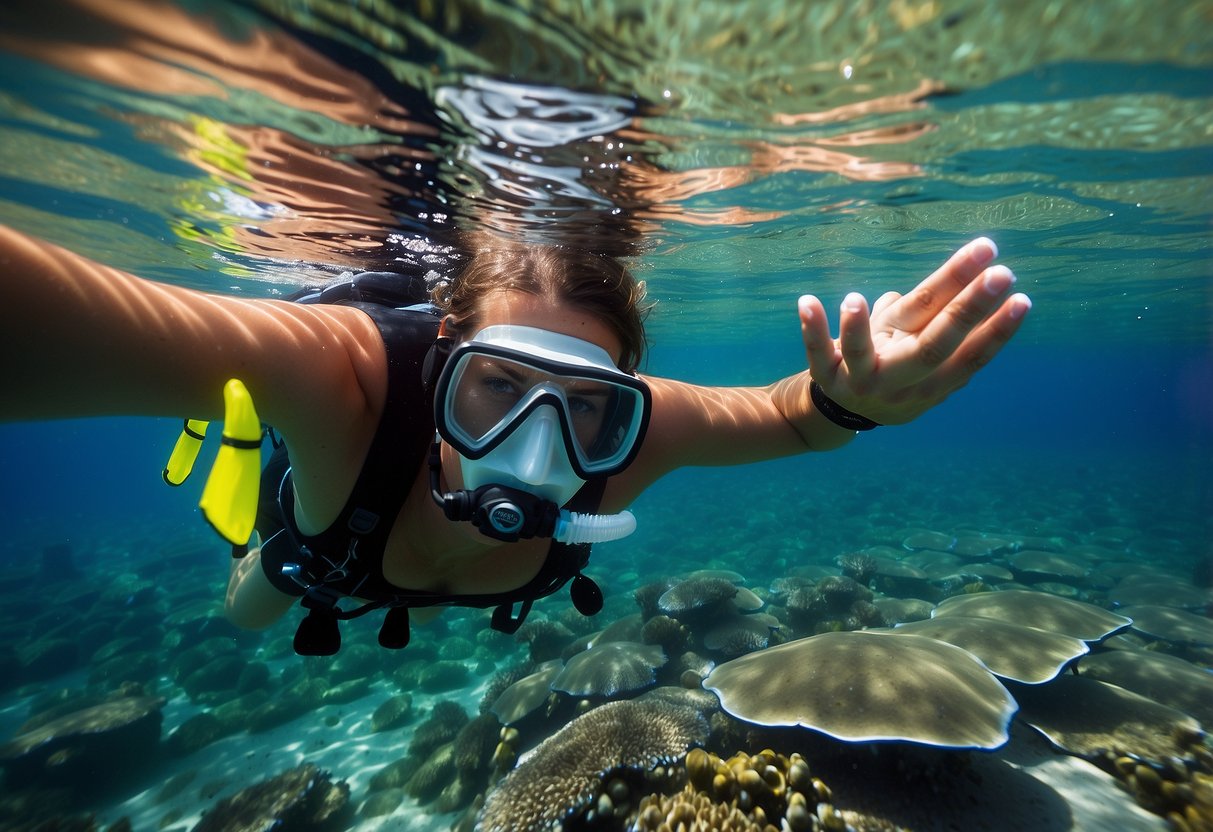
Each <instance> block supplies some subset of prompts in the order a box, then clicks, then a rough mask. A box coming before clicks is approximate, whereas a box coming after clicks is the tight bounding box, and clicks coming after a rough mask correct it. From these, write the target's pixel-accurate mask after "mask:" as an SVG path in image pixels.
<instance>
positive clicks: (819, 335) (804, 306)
mask: <svg viewBox="0 0 1213 832" xmlns="http://www.w3.org/2000/svg"><path fill="white" fill-rule="evenodd" d="M797 309H798V310H799V312H800V334H801V337H802V338H804V348H805V354H806V355H807V357H808V360H809V369H810V370H812V371H813V378H815V379H817V380H818V381H819V382H820V381H823V380H826V379H828V378H830V377H831V376H833V374H834V372H835V370H836V368H837V367H838V364H839V363H840V362H841V360H842V359H841V356H840V355H839V354H838V350H837V348H836V347H835V346H834V339H833V338H831V337H830V321H829V319H828V318H827V317H826V310H825V307H824V306H822V304H821V301H820V300H818V299H817V298H816V297H814V296H813V295H804V296H803V297H801V298H800V300H799V302H798V303H797Z"/></svg>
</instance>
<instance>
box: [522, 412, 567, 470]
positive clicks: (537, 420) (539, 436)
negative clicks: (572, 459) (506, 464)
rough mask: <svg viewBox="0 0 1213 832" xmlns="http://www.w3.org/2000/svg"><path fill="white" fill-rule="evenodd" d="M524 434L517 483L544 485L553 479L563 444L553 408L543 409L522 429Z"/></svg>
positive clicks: (558, 418) (557, 419)
mask: <svg viewBox="0 0 1213 832" xmlns="http://www.w3.org/2000/svg"><path fill="white" fill-rule="evenodd" d="M519 432H520V433H522V434H523V436H520V437H519V439H521V440H522V450H523V453H522V460H521V464H520V465H519V466H518V468H517V476H518V479H520V480H522V481H523V482H525V483H527V484H528V485H543V484H545V483H547V482H548V481H549V480H550V479H551V475H552V467H553V464H554V463H555V455H556V447H557V445H558V444H559V443H560V441H561V439H560V417H559V415H557V413H556V408H554V407H553V406H552V405H550V404H544V405H540V406H539V407H538V408H536V409H535V412H534V413H532V414H531V415H530V416H528V417H527V420H526V423H525V424H523V425H522V426H521V427H520V428H519Z"/></svg>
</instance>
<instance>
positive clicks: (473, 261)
mask: <svg viewBox="0 0 1213 832" xmlns="http://www.w3.org/2000/svg"><path fill="white" fill-rule="evenodd" d="M465 239H466V242H467V243H468V248H469V250H470V252H471V256H470V257H469V259H468V262H467V264H466V265H465V266H464V267H463V269H462V270H461V271H460V272H459V273H458V274H457V275H456V276H455V277H454V278H453V279H452V280H451V281H450V282H445V283H440V284H439V285H438V286H437V287H436V288H435V289H434V294H433V300H434V303H436V304H437V305H438V306H439V307H441V308H442V310H443V311H444V312H445V313H446V314H448V315H450V316H452V317H453V318H454V323H455V326H456V327H458V328H459V329H462V330H467V331H474V330H475V329H476V328H477V326H476V315H477V312H478V303H479V301H480V299H481V298H483V297H484V296H485V295H487V294H489V293H490V292H494V291H498V290H501V289H512V290H515V291H520V292H527V293H529V294H532V295H540V296H543V297H550V298H555V299H559V300H561V301H565V302H567V303H569V304H571V305H572V306H575V307H577V308H578V309H581V310H584V311H586V312H589V313H590V314H592V315H594V316H595V317H596V318H598V319H599V320H600V321H602V322H603V323H604V324H606V325H607V327H609V328H610V330H611V331H612V332H614V333H615V335H616V337H618V338H619V343H620V344H621V345H622V347H623V349H622V351H621V352H620V354H619V369H621V370H624V371H625V372H629V373H630V372H635V370H636V368H637V367H638V366H639V365H640V362H641V359H642V358H643V357H644V351H645V347H646V346H647V341H646V339H645V334H644V319H645V317H646V316H647V315H648V312H649V306H647V305H646V304H645V303H644V295H645V287H644V282H643V281H639V280H637V279H636V278H635V277H634V276H633V275H632V273H631V272H630V271H628V269H627V268H626V267H625V266H624V265H623V264H622V263H620V262H619V260H618V259H616V258H614V257H607V256H605V255H602V254H599V253H596V252H593V251H587V250H585V249H579V248H574V247H570V246H563V245H543V244H536V243H522V242H517V241H512V240H507V239H504V238H502V237H498V236H496V235H494V234H491V233H489V232H486V231H478V232H474V233H472V234H469V235H467V237H466V238H465Z"/></svg>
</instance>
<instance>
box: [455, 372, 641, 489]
mask: <svg viewBox="0 0 1213 832" xmlns="http://www.w3.org/2000/svg"><path fill="white" fill-rule="evenodd" d="M541 399H542V400H543V401H546V402H549V403H552V404H554V405H556V409H557V412H558V413H559V414H560V417H561V418H560V421H561V424H562V428H563V430H564V433H565V438H566V440H567V441H568V443H569V445H570V446H571V448H572V450H573V452H574V453H575V455H576V456H577V462H578V463H580V467H582V468H583V469H585V471H586V472H587V473H594V472H598V471H603V470H606V469H609V468H611V467H613V466H615V465H618V464H619V463H620V462H621V461H622V460H623V459H624V458H625V457H626V456H627V455H628V452H629V451H630V450H631V447H632V445H633V444H634V443H635V441H636V437H637V434H638V430H639V424H640V421H641V418H642V414H643V409H644V401H643V397H642V396H641V394H640V392H639V391H638V390H635V389H633V388H631V387H627V386H625V385H623V384H618V383H615V382H613V381H609V380H606V379H603V378H597V377H592V376H590V375H588V374H577V373H575V372H570V373H568V374H565V373H556V372H553V371H552V368H550V367H549V368H541V367H538V366H534V365H531V364H529V363H527V362H526V361H524V360H522V359H520V358H513V357H508V356H504V355H496V354H492V355H490V354H483V353H480V352H476V351H473V350H468V351H465V352H463V353H462V354H460V355H458V356H457V357H456V358H455V363H454V366H453V368H452V370H451V377H450V384H449V387H448V389H447V398H446V402H445V406H444V407H443V415H444V416H445V421H446V425H445V428H446V431H444V433H448V434H450V435H449V436H447V437H446V438H447V439H448V440H449V441H452V442H453V443H455V444H456V446H458V445H463V446H464V447H463V448H462V449H461V450H462V451H464V452H471V453H473V454H481V453H484V452H486V451H487V450H488V449H490V448H491V447H492V446H495V445H496V444H497V443H498V442H500V441H501V440H502V439H503V438H504V437H505V436H507V435H508V434H509V433H510V431H511V430H512V429H513V428H515V427H516V426H517V425H518V424H520V423H521V422H522V421H524V420H525V419H526V417H527V416H528V415H529V414H530V412H531V411H532V410H533V409H534V407H535V406H536V405H537V403H538V402H539V401H540V400H541ZM553 400H555V401H553Z"/></svg>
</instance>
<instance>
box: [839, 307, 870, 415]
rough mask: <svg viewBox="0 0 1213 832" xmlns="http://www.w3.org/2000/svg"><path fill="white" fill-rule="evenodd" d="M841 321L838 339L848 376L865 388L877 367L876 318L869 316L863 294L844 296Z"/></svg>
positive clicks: (855, 386) (852, 383)
mask: <svg viewBox="0 0 1213 832" xmlns="http://www.w3.org/2000/svg"><path fill="white" fill-rule="evenodd" d="M841 321H842V322H841V323H840V324H839V331H838V338H839V341H841V346H842V359H843V361H844V362H845V365H846V373H847V378H848V379H849V380H850V382H851V385H852V387H854V388H855V389H856V390H857V391H862V390H863V388H864V387H866V385H867V380H868V379H869V378H870V377H871V375H872V371H873V370H874V369H875V368H876V348H875V347H874V346H873V344H872V321H871V318H870V317H869V315H868V302H867V300H865V299H864V296H863V295H861V294H859V293H858V292H851V293H850V294H848V295H847V296H846V297H845V298H843V299H842V311H841Z"/></svg>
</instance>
